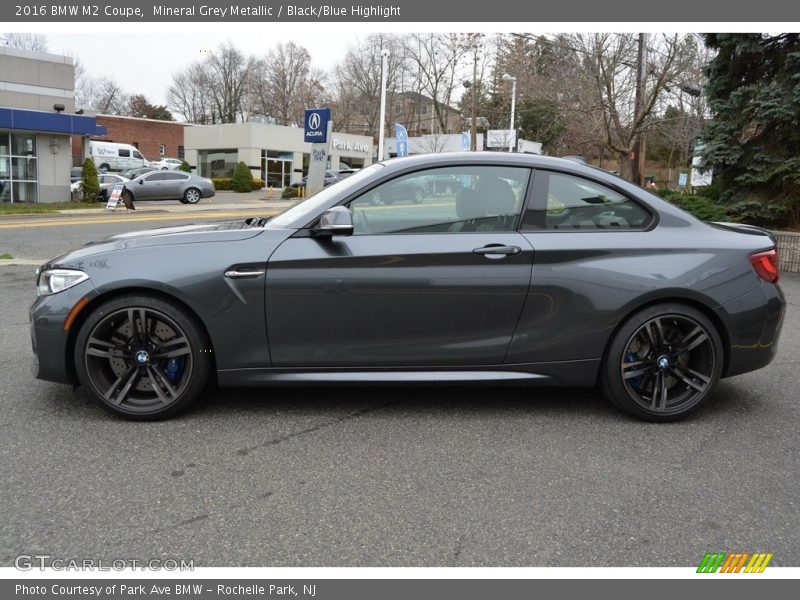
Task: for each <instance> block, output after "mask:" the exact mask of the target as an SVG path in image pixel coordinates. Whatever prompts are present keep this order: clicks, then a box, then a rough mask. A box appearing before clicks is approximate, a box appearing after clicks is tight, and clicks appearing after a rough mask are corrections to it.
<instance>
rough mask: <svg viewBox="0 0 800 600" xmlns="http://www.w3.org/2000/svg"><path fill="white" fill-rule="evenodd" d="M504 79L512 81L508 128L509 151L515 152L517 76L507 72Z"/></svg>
mask: <svg viewBox="0 0 800 600" xmlns="http://www.w3.org/2000/svg"><path fill="white" fill-rule="evenodd" d="M503 79H504V80H505V81H510V82H511V126H510V127H509V128H508V151H509V152H513V151H514V117H516V114H514V111H515V109H516V108H517V106H516V103H517V78H516V77H512V76H511V75H509V74H508V73H506V74H505V75H503Z"/></svg>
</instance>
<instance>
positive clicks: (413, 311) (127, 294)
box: [30, 153, 784, 421]
mask: <svg viewBox="0 0 800 600" xmlns="http://www.w3.org/2000/svg"><path fill="white" fill-rule="evenodd" d="M442 178H446V179H447V180H448V181H454V182H458V185H454V186H452V187H449V188H448V189H446V190H440V189H439V188H438V187H437V186H434V185H429V184H430V183H431V182H435V181H438V180H442ZM415 190H428V191H426V192H425V194H424V196H423V197H422V198H420V197H417V195H416V194H415V193H414V191H415ZM430 190H433V191H430ZM777 281H778V268H777V255H776V249H775V241H774V239H773V238H772V237H771V236H770V234H769V233H768V232H766V231H764V230H762V229H758V228H755V227H749V226H742V225H732V224H709V223H704V222H701V221H699V220H697V219H696V218H694V217H692V216H691V215H689V214H687V213H685V212H683V211H682V210H680V209H678V208H676V207H675V206H672V205H671V204H669V203H667V202H665V201H663V200H661V199H660V198H658V197H656V196H654V195H652V194H649V193H648V192H646V191H644V190H642V189H641V188H639V187H636V186H634V185H631V184H629V183H627V182H625V181H623V180H622V179H619V178H617V177H615V176H613V175H611V174H608V173H605V172H603V171H601V170H598V169H594V168H591V167H588V166H585V165H581V164H577V163H575V162H572V161H568V160H561V159H553V158H544V157H532V156H522V155H510V154H504V153H488V154H484V153H464V154H441V155H435V156H431V155H429V156H419V157H412V158H406V159H396V160H391V161H388V162H384V163H379V164H376V165H373V166H371V167H368V168H365V169H362V170H361V171H359V172H358V173H356V174H354V175H353V176H351V177H349V178H347V179H345V180H343V181H341V182H339V183H337V184H335V185H333V186H330V187H328V188H325V189H324V190H323V191H321V192H319V193H318V194H316V195H315V196H313V197H311V198H309V199H307V200H305V201H303V202H301V203H300V204H297V205H296V206H294V207H292V208H290V209H289V210H287V211H286V212H284V213H283V214H281V215H279V216H277V217H275V218H272V219H265V218H250V219H247V220H240V221H228V222H222V223H215V224H202V225H191V226H183V227H169V228H164V229H156V230H153V231H144V232H139V233H129V234H123V235H117V236H114V237H111V238H109V239H106V240H102V241H99V242H95V243H93V244H90V245H87V246H85V247H83V248H82V249H80V250H77V251H75V252H71V253H69V254H67V255H65V256H62V257H60V258H56V259H54V260H51V261H50V262H48V263H47V264H45V265H43V266H42V267H41V269H40V271H39V274H38V282H37V285H38V298H37V300H36V302H35V303H34V304H33V306H32V308H31V311H30V316H31V333H32V337H33V348H34V355H35V364H34V373H35V375H36V377H38V378H40V379H45V380H48V381H56V382H64V383H67V382H71V383H76V382H77V383H80V384H81V385H83V386H84V387H85V388H86V389H88V390H89V391H90V392H91V394H92V395H94V396H95V397H96V398H97V400H98V401H99V402H100V403H101V404H102V405H103V406H104V407H106V408H108V409H110V410H111V411H113V412H115V413H118V414H121V415H124V416H126V417H129V418H138V419H154V418H161V417H166V416H169V415H172V414H174V413H176V412H178V411H180V410H181V409H183V408H185V407H186V406H187V405H188V404H189V403H190V402H192V400H193V399H194V398H195V397H196V396H197V395H198V394H199V393H200V391H201V390H202V389H203V386H204V385H205V383H206V382H207V381H208V380H209V379H210V378H215V379H216V381H217V382H218V383H219V385H220V386H259V385H287V384H316V385H320V384H322V385H325V384H327V385H333V384H350V383H374V384H381V383H398V382H402V383H419V384H426V385H427V384H434V383H464V382H471V383H480V384H491V385H498V384H502V383H517V384H530V385H544V386H595V385H596V386H598V387H599V388H600V389H601V390H602V392H603V393H604V394H605V396H607V397H608V399H609V400H611V402H613V403H614V404H615V405H616V406H618V407H619V408H621V409H622V410H624V411H627V412H628V413H630V414H632V415H634V416H636V417H639V418H642V419H647V420H651V421H667V420H672V419H676V418H679V417H682V416H684V415H686V414H687V413H689V412H690V411H691V410H692V409H694V408H695V407H697V406H698V405H699V404H700V403H701V402H703V400H705V399H706V398H708V396H709V395H710V394H712V393H713V391H714V388H715V386H716V385H717V382H718V381H719V379H720V378H721V377H730V376H733V375H738V374H740V373H745V372H747V371H752V370H754V369H759V368H761V367H763V366H765V365H767V364H768V363H769V362H770V361H771V360H772V358H773V357H774V356H775V351H776V344H777V341H778V337H779V333H780V329H781V324H782V320H783V313H784V299H783V295H782V293H781V290H780V288H779V287H778V285H777Z"/></svg>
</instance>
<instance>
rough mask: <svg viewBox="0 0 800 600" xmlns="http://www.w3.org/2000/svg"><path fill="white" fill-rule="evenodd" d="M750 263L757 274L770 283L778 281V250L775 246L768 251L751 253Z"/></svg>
mask: <svg viewBox="0 0 800 600" xmlns="http://www.w3.org/2000/svg"><path fill="white" fill-rule="evenodd" d="M750 264H751V265H753V269H754V270H755V272H756V275H758V276H759V277H761V279H763V280H764V281H768V282H769V283H777V282H778V277H779V276H780V275H779V273H778V251H777V250H775V249H774V248H773V249H772V250H767V251H766V252H758V253H756V254H751V255H750Z"/></svg>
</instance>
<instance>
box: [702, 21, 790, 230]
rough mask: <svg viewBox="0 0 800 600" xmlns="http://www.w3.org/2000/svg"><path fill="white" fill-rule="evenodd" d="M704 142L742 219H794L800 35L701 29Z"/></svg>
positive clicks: (707, 158)
mask: <svg viewBox="0 0 800 600" xmlns="http://www.w3.org/2000/svg"><path fill="white" fill-rule="evenodd" d="M706 43H707V44H708V45H709V47H711V48H714V49H715V50H717V56H716V57H715V58H714V59H713V60H712V61H711V63H710V64H709V66H708V68H707V74H708V77H709V84H708V88H707V96H708V100H709V106H710V108H711V113H712V117H713V119H712V122H711V123H710V124H709V126H708V127H707V129H706V131H705V133H704V135H703V142H704V143H705V148H704V151H703V154H704V161H705V164H706V165H708V166H710V167H713V169H714V179H715V182H716V183H718V184H719V185H720V187H721V188H722V190H723V195H722V199H723V200H725V201H728V202H733V203H734V207H733V208H732V210H733V211H734V212H735V213H738V214H740V215H742V216H744V217H745V218H746V219H747V220H750V221H755V222H757V223H761V224H764V225H771V226H781V225H785V224H787V223H794V224H797V223H799V222H800V34H797V33H787V34H781V35H765V34H757V33H718V34H707V35H706Z"/></svg>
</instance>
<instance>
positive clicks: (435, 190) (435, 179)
mask: <svg viewBox="0 0 800 600" xmlns="http://www.w3.org/2000/svg"><path fill="white" fill-rule="evenodd" d="M461 187H462V183H461V180H460V179H459V178H458V177H455V176H453V175H432V176H430V177H428V178H427V179H426V180H425V191H426V192H427V193H429V194H448V195H450V194H455V193H456V192H457V191H458V190H460V189H461Z"/></svg>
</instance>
